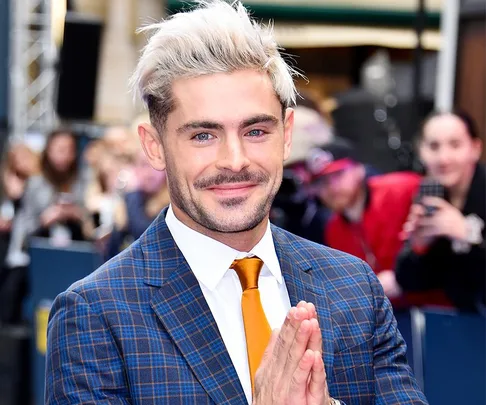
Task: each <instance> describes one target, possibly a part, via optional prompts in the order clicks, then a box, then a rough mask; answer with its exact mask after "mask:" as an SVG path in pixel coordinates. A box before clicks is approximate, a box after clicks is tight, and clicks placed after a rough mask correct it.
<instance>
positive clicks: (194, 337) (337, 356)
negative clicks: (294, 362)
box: [45, 212, 427, 405]
mask: <svg viewBox="0 0 486 405" xmlns="http://www.w3.org/2000/svg"><path fill="white" fill-rule="evenodd" d="M164 217H165V212H163V213H162V214H161V215H160V216H159V218H158V219H157V220H156V221H155V222H154V223H153V224H152V225H151V226H150V228H149V229H148V230H147V231H146V233H145V234H144V235H142V237H141V238H140V239H139V240H138V241H137V242H135V243H134V244H133V245H132V246H131V247H130V248H128V249H127V250H125V251H124V252H123V253H121V254H120V255H118V256H117V257H115V258H114V259H112V260H111V261H109V262H107V263H106V264H105V265H103V266H102V267H101V268H100V269H98V270H97V271H96V272H94V273H93V274H91V275H90V276H88V277H87V278H85V279H83V280H81V281H79V282H77V283H75V284H74V285H72V286H71V287H70V288H69V289H68V290H67V291H66V292H64V293H62V294H60V295H59V296H58V297H57V298H56V300H55V302H54V305H53V308H52V311H51V316H50V321H49V327H48V351H47V365H46V398H45V399H46V401H45V403H46V404H49V405H51V404H52V405H53V404H97V405H100V404H111V405H116V404H147V405H148V404H151V405H153V404H170V405H174V404H187V405H189V404H190V405H193V404H232V405H233V404H235V405H240V404H246V399H245V395H244V392H243V389H242V387H241V384H240V382H239V380H238V377H237V374H236V371H235V369H234V367H233V364H232V362H231V359H230V357H229V355H228V352H227V351H226V348H225V345H224V342H223V340H222V338H221V336H220V334H219V331H218V328H217V326H216V323H215V321H214V318H213V317H212V315H211V312H210V310H209V307H208V305H207V303H206V301H205V299H204V296H203V294H202V292H201V290H200V287H199V284H198V282H197V280H196V278H195V277H194V275H193V273H192V272H191V270H190V268H189V267H188V265H187V263H186V261H185V260H184V257H183V256H182V254H181V252H180V251H179V249H178V248H177V246H176V245H175V243H174V241H173V239H172V237H171V236H170V233H169V231H168V229H167V225H166V223H165V220H164ZM272 232H273V235H274V239H275V246H276V249H277V254H278V256H279V259H280V264H281V267H282V272H283V275H284V278H285V282H286V285H287V288H288V291H289V295H290V299H291V302H292V305H296V304H297V302H298V301H299V300H306V301H310V302H313V303H314V304H315V305H316V307H317V311H318V315H319V322H320V326H321V329H322V334H323V341H324V347H323V356H324V362H325V365H326V372H327V376H328V385H329V390H330V393H331V395H332V396H333V397H335V398H337V399H340V400H341V401H343V402H345V403H346V404H348V405H351V404H360V405H363V404H380V405H381V404H387V405H390V404H426V403H427V402H426V400H425V398H424V396H423V394H422V393H421V392H420V391H419V389H418V387H417V385H416V382H415V380H414V378H413V376H412V375H411V371H410V368H409V367H408V366H407V365H406V360H405V351H406V347H405V343H404V341H403V339H402V337H401V336H400V334H399V332H398V330H397V327H396V322H395V320H394V317H393V314H392V310H391V306H390V303H389V302H388V300H387V299H386V298H384V295H383V290H382V288H381V287H380V284H379V282H378V280H377V279H376V277H375V276H374V274H373V273H372V272H371V270H370V269H369V268H368V266H367V265H366V264H364V262H362V261H360V260H359V259H356V258H354V257H352V256H349V255H346V254H344V253H341V252H338V251H334V250H332V249H329V248H326V247H323V246H320V245H317V244H313V243H311V242H308V241H305V240H303V239H300V238H297V237H296V236H293V235H291V234H289V233H287V232H284V231H282V230H281V229H278V228H276V227H273V228H272Z"/></svg>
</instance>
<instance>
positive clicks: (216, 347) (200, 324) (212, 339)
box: [142, 211, 247, 404]
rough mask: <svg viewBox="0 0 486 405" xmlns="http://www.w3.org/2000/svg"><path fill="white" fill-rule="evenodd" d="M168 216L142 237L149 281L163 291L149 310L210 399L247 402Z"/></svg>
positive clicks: (225, 401)
mask: <svg viewBox="0 0 486 405" xmlns="http://www.w3.org/2000/svg"><path fill="white" fill-rule="evenodd" d="M164 218H165V211H164V212H162V214H161V216H160V217H159V218H158V219H157V220H156V223H155V224H154V225H152V227H151V228H152V229H151V230H150V229H149V231H148V232H147V233H146V234H145V235H144V236H143V237H142V238H143V240H142V249H143V251H144V259H145V266H146V277H145V282H146V283H147V284H150V285H154V286H159V287H160V289H159V290H158V291H157V293H156V294H154V297H153V298H152V301H151V306H152V308H153V310H154V311H155V313H156V314H157V316H158V318H159V319H160V321H161V322H162V324H163V326H164V328H165V330H166V331H167V333H168V334H169V335H170V336H171V338H172V339H173V341H174V344H175V345H176V346H177V348H178V349H179V350H180V352H181V353H182V356H184V358H185V360H186V361H187V363H188V365H189V367H190V368H191V370H192V372H193V373H194V375H195V376H196V378H197V380H198V381H199V383H200V384H201V385H202V387H203V388H204V389H205V390H206V392H207V393H208V395H209V396H210V397H211V398H212V400H213V401H214V402H215V403H217V404H228V403H231V404H247V401H246V397H245V394H244V391H243V388H242V386H241V383H240V380H239V378H238V375H237V373H236V370H235V368H234V366H233V363H232V361H231V358H230V356H229V354H228V352H227V350H226V346H225V344H224V342H223V339H222V337H221V335H220V333H219V330H218V327H217V324H216V321H215V320H214V317H213V315H212V313H211V310H210V309H209V306H208V304H207V302H206V300H205V298H204V295H203V293H202V291H201V288H200V286H199V283H198V281H197V279H196V277H195V276H194V274H193V272H192V271H191V269H190V268H189V265H188V264H187V262H186V261H185V259H184V257H183V256H182V253H181V252H180V250H179V249H178V248H177V246H176V245H175V243H174V241H173V239H172V236H171V235H170V232H169V230H168V229H167V225H166V224H165V220H164ZM144 242H145V243H144Z"/></svg>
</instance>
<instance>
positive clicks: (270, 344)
mask: <svg viewBox="0 0 486 405" xmlns="http://www.w3.org/2000/svg"><path fill="white" fill-rule="evenodd" d="M279 334H280V329H279V328H277V329H274V330H273V331H272V334H271V336H270V340H269V342H268V345H267V347H266V349H265V351H264V352H263V356H262V361H261V362H260V367H265V366H266V365H267V364H268V363H269V361H270V359H271V358H272V353H273V350H274V349H275V344H276V343H277V339H278V335H279Z"/></svg>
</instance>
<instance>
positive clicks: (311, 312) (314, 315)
mask: <svg viewBox="0 0 486 405" xmlns="http://www.w3.org/2000/svg"><path fill="white" fill-rule="evenodd" d="M301 307H302V308H306V309H307V312H308V313H309V318H308V319H312V318H316V319H317V311H316V307H315V305H314V304H313V303H312V302H306V301H300V302H299V303H298V304H297V308H301Z"/></svg>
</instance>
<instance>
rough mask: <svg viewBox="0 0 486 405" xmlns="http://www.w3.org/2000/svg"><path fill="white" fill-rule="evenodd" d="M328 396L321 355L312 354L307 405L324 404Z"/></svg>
mask: <svg viewBox="0 0 486 405" xmlns="http://www.w3.org/2000/svg"><path fill="white" fill-rule="evenodd" d="M328 396H329V394H328V392H327V384H326V370H325V368H324V361H323V360H322V354H321V353H319V352H314V364H313V365H312V370H311V372H310V380H309V384H308V398H307V405H321V404H323V403H326V402H325V399H326V398H327V397H328Z"/></svg>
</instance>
